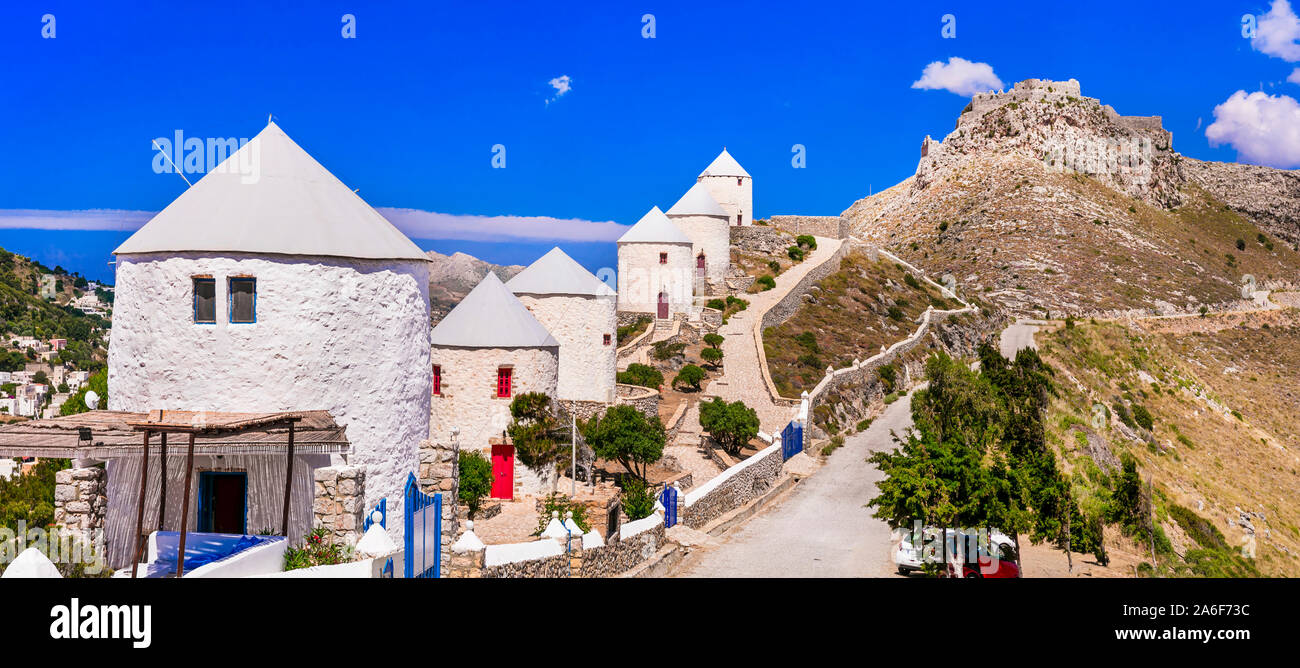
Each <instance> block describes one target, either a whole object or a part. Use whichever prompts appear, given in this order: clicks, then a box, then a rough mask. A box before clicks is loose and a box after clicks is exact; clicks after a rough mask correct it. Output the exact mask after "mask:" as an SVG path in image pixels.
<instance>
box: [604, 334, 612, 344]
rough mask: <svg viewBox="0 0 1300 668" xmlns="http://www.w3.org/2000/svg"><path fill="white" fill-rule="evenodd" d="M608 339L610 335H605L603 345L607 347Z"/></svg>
mask: <svg viewBox="0 0 1300 668" xmlns="http://www.w3.org/2000/svg"><path fill="white" fill-rule="evenodd" d="M610 338H611V337H610V335H608V334H606V335H605V345H609V341H610Z"/></svg>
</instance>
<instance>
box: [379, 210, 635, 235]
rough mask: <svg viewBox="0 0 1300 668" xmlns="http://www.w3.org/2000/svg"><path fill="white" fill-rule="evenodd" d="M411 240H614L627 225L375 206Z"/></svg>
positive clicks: (610, 222) (611, 222)
mask: <svg viewBox="0 0 1300 668" xmlns="http://www.w3.org/2000/svg"><path fill="white" fill-rule="evenodd" d="M375 210H376V211H378V212H379V213H380V214H381V215H383V216H384V217H385V218H387V219H388V222H390V223H392V224H393V225H395V226H396V227H397V229H399V230H401V231H402V232H403V233H404V234H406V236H408V237H411V238H413V239H463V240H468V241H617V240H618V238H619V237H621V236H623V233H624V232H627V230H628V227H627V226H626V225H620V224H618V223H615V222H613V221H604V222H596V221H591V220H582V219H580V218H552V217H550V216H475V215H462V214H452V213H436V212H433V211H421V210H419V209H395V208H390V207H377V208H376V209H375Z"/></svg>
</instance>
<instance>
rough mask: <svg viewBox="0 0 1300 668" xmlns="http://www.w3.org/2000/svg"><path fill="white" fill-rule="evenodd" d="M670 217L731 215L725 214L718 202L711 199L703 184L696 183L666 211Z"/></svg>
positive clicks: (711, 196)
mask: <svg viewBox="0 0 1300 668" xmlns="http://www.w3.org/2000/svg"><path fill="white" fill-rule="evenodd" d="M668 215H670V216H722V217H724V218H729V217H730V216H731V214H729V213H727V212H726V210H724V209H723V208H722V205H720V204H718V200H716V199H713V195H712V194H711V193H710V192H709V189H708V188H707V187H706V186H705V185H704V184H703V183H699V182H697V183H696V184H695V185H693V186H691V189H690V190H687V191H686V194H685V195H682V198H681V199H679V200H677V203H676V204H674V205H673V206H672V208H671V209H668Z"/></svg>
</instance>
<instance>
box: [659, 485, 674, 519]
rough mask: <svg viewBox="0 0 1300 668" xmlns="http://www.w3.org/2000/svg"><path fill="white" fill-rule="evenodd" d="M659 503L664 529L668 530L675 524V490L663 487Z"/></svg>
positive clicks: (668, 486)
mask: <svg viewBox="0 0 1300 668" xmlns="http://www.w3.org/2000/svg"><path fill="white" fill-rule="evenodd" d="M659 503H660V504H661V505H663V507H664V528H665V529H670V528H672V527H673V525H675V524H677V488H676V487H673V486H672V485H664V491H662V492H660V493H659Z"/></svg>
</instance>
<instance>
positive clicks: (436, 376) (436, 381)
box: [433, 364, 442, 396]
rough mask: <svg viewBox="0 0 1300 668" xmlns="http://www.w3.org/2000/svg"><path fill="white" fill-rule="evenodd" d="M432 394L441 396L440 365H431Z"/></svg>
mask: <svg viewBox="0 0 1300 668" xmlns="http://www.w3.org/2000/svg"><path fill="white" fill-rule="evenodd" d="M433 393H434V394H435V395H438V396H441V395H442V365H439V364H435V365H433Z"/></svg>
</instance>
